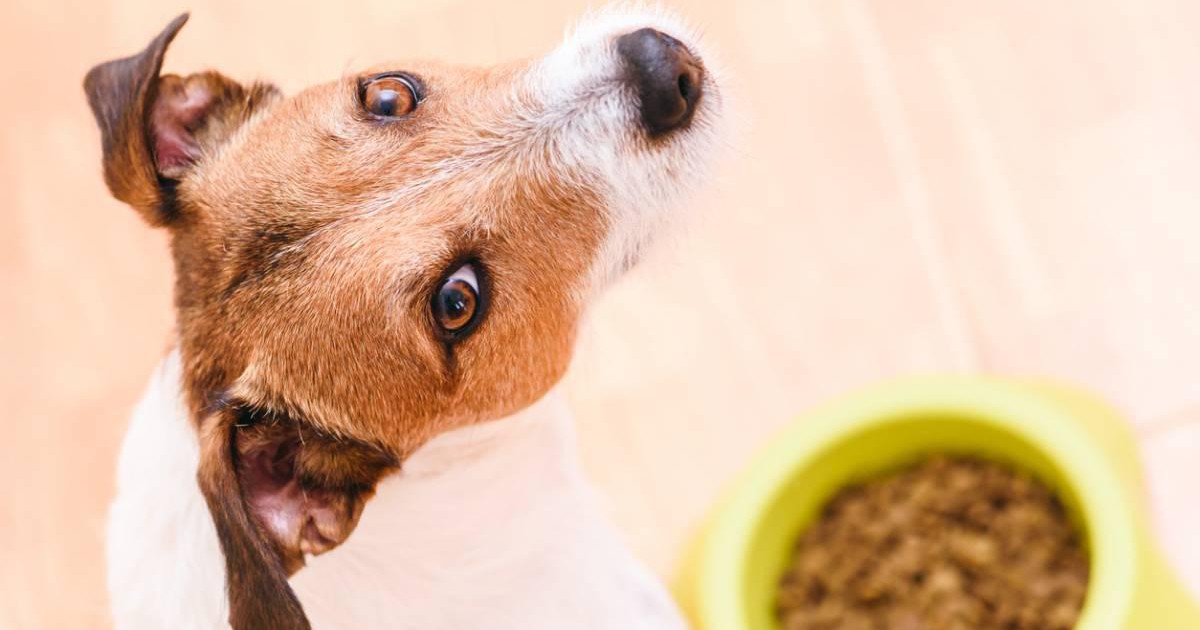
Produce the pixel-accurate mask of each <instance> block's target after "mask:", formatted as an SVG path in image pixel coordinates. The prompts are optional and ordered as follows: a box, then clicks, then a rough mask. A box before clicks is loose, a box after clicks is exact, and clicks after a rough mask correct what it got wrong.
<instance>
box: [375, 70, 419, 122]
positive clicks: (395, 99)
mask: <svg viewBox="0 0 1200 630" xmlns="http://www.w3.org/2000/svg"><path fill="white" fill-rule="evenodd" d="M360 98H361V99H362V106H363V109H365V110H367V112H368V113H370V114H371V115H373V116H378V117H380V118H399V117H401V116H406V115H408V114H411V113H412V111H413V110H414V109H416V108H417V103H418V102H419V101H420V99H419V98H418V96H417V89H416V87H415V86H414V85H413V83H412V81H410V80H409V79H408V77H404V76H400V75H394V74H391V75H383V76H378V77H374V78H371V79H368V80H367V82H366V83H364V84H363V86H362V94H361V96H360Z"/></svg>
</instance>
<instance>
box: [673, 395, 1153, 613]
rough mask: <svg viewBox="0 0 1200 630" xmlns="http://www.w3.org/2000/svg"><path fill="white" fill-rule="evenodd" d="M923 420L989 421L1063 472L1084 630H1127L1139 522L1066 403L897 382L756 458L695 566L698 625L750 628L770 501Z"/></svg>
mask: <svg viewBox="0 0 1200 630" xmlns="http://www.w3.org/2000/svg"><path fill="white" fill-rule="evenodd" d="M920 415H936V416H938V417H940V418H944V419H953V417H954V416H959V417H962V418H963V421H965V422H972V423H975V424H981V423H982V424H987V425H989V426H991V427H992V428H994V429H996V430H1000V431H1005V432H1008V433H1010V434H1013V435H1014V436H1015V437H1017V438H1019V439H1021V440H1023V441H1025V442H1027V443H1029V444H1030V445H1032V446H1033V447H1034V448H1037V449H1038V450H1039V451H1041V454H1042V455H1043V456H1044V457H1046V458H1048V459H1049V460H1051V461H1053V462H1054V463H1055V465H1057V466H1058V467H1059V470H1060V472H1061V474H1062V477H1063V480H1064V481H1065V483H1067V484H1068V485H1069V487H1070V490H1071V491H1072V492H1073V493H1074V494H1075V496H1076V497H1077V500H1078V502H1079V510H1080V512H1081V514H1080V515H1079V517H1080V518H1081V519H1082V520H1083V521H1084V523H1085V525H1086V528H1087V532H1088V533H1087V540H1088V542H1089V548H1090V549H1089V550H1090V555H1091V558H1090V574H1089V579H1088V591H1087V597H1086V599H1085V602H1084V608H1083V611H1082V616H1081V617H1080V621H1079V623H1078V624H1077V626H1076V628H1077V630H1084V629H1086V630H1107V629H1110V628H1114V629H1115V628H1120V627H1122V626H1123V624H1124V622H1125V620H1126V619H1127V618H1128V616H1129V613H1130V611H1131V609H1132V606H1133V597H1134V591H1135V586H1136V580H1137V536H1136V527H1137V525H1136V521H1135V518H1134V515H1133V511H1132V510H1131V509H1130V508H1131V506H1130V505H1129V500H1128V498H1127V496H1126V494H1125V492H1123V491H1121V490H1120V489H1121V488H1123V485H1122V482H1121V480H1120V479H1119V478H1118V477H1117V475H1116V472H1115V470H1114V468H1113V465H1112V464H1111V463H1110V462H1108V461H1107V458H1106V456H1105V454H1104V452H1103V450H1102V449H1101V447H1100V445H1099V444H1098V443H1096V441H1095V440H1093V439H1092V437H1091V436H1090V435H1088V433H1087V432H1086V431H1085V430H1084V429H1083V427H1082V426H1080V425H1079V424H1078V422H1076V421H1075V420H1073V418H1072V414H1071V413H1069V412H1068V411H1067V410H1066V409H1064V408H1063V407H1061V406H1060V405H1056V404H1053V403H1051V402H1050V401H1048V400H1047V399H1046V398H1045V397H1043V396H1041V395H1039V394H1038V393H1036V392H1035V391H1031V390H1030V389H1029V388H1026V387H1021V386H1018V385H1017V384H1015V383H1013V382H1010V381H1004V380H1001V379H994V378H988V377H971V376H938V377H915V378H908V379H903V380H900V381H892V382H889V383H885V384H882V385H877V386H875V387H873V388H869V389H867V390H866V391H863V392H860V393H857V394H852V395H849V396H847V397H844V398H841V399H839V400H836V401H834V402H832V403H829V404H827V405H825V406H824V407H821V408H819V409H817V410H816V411H815V412H813V413H811V414H806V415H805V416H804V417H803V418H802V419H801V420H800V421H799V422H796V423H794V424H793V425H791V426H789V427H787V428H785V429H784V430H782V431H781V432H779V433H778V434H777V435H776V437H774V438H773V439H772V440H771V441H770V442H769V443H768V445H767V446H766V447H764V448H763V449H762V450H761V451H760V452H759V453H758V454H757V455H756V456H755V457H754V458H753V459H752V460H751V463H750V465H749V466H748V467H747V469H746V470H745V471H744V473H743V474H742V475H741V477H740V478H739V479H738V480H737V481H736V482H735V483H734V484H733V486H732V488H731V490H730V492H728V493H727V494H726V495H725V498H724V500H723V501H722V503H721V505H720V507H718V509H717V511H716V513H715V514H714V515H713V516H712V518H711V520H710V521H709V524H708V526H707V528H706V531H705V533H704V536H703V539H702V540H701V542H700V546H699V547H698V548H697V549H696V554H697V555H696V557H695V564H694V569H695V573H694V578H693V579H694V586H693V588H694V589H695V590H694V592H693V595H694V614H695V615H696V620H697V621H698V622H699V623H700V624H701V625H700V627H701V628H721V629H734V628H744V627H745V626H746V624H745V618H746V606H747V602H746V601H745V598H744V595H743V588H742V585H743V584H745V581H746V564H747V563H746V562H745V561H744V559H745V558H746V557H747V554H748V552H749V549H750V546H751V544H752V542H753V541H752V537H753V534H754V532H755V531H756V530H757V529H758V526H759V524H760V523H761V522H762V518H763V515H764V514H765V513H766V512H767V511H768V509H769V507H770V506H771V500H772V498H773V497H775V496H778V493H779V491H780V490H781V489H782V488H783V487H784V486H785V485H786V484H788V483H790V482H791V481H792V480H793V479H794V477H795V476H796V475H797V474H798V473H800V472H801V471H803V470H804V469H805V468H807V466H808V464H809V462H811V461H812V460H814V459H815V458H817V457H819V456H820V455H821V454H822V453H823V452H824V451H825V450H827V449H830V448H833V447H835V446H838V445H842V444H844V441H845V440H848V439H854V437H855V436H856V435H860V434H863V433H865V432H867V431H868V430H870V429H872V428H877V427H879V426H883V425H885V424H891V423H899V422H911V421H912V418H913V417H915V416H920Z"/></svg>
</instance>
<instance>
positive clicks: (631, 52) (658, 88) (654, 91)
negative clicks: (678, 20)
mask: <svg viewBox="0 0 1200 630" xmlns="http://www.w3.org/2000/svg"><path fill="white" fill-rule="evenodd" d="M617 52H619V53H620V54H621V56H622V57H623V58H624V59H625V62H626V71H627V73H628V80H629V82H630V84H631V85H632V86H633V88H634V89H635V90H636V91H637V94H638V98H639V99H641V112H642V124H644V125H645V126H646V129H647V130H648V131H649V132H650V134H651V135H659V134H664V133H667V132H670V131H673V130H675V129H680V128H682V127H686V126H687V124H688V123H689V122H691V120H692V114H693V112H695V111H696V103H697V102H698V101H699V100H700V93H701V92H702V88H703V85H704V66H703V65H702V64H701V63H700V60H699V59H697V58H696V56H695V55H693V54H692V52H691V51H690V50H688V49H687V46H684V45H683V44H682V43H680V42H679V40H677V39H675V38H674V37H671V36H670V35H667V34H665V33H660V32H658V31H656V30H654V29H652V28H643V29H641V30H640V31H634V32H632V33H629V34H627V35H622V36H621V37H619V38H618V39H617Z"/></svg>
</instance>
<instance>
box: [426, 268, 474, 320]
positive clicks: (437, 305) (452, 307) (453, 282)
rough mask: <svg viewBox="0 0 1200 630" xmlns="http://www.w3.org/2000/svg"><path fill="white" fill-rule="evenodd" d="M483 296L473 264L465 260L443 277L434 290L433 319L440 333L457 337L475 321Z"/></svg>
mask: <svg viewBox="0 0 1200 630" xmlns="http://www.w3.org/2000/svg"><path fill="white" fill-rule="evenodd" d="M485 300H486V297H485V296H484V295H483V293H482V292H481V291H480V282H479V276H478V275H477V274H476V272H475V266H474V265H471V264H465V265H463V266H461V267H459V268H458V269H457V270H455V272H454V273H452V274H450V276H449V277H448V278H446V279H445V280H443V281H442V284H441V286H439V287H438V290H437V293H435V294H434V296H433V305H432V307H433V317H434V320H435V321H436V322H437V325H438V327H439V328H440V329H441V330H442V333H443V334H445V335H447V336H449V337H451V338H459V337H461V336H463V335H465V334H466V333H468V332H470V330H471V328H472V327H473V326H474V324H475V323H476V322H478V320H479V315H480V313H481V312H482V311H483V310H484V307H485V306H486V302H485Z"/></svg>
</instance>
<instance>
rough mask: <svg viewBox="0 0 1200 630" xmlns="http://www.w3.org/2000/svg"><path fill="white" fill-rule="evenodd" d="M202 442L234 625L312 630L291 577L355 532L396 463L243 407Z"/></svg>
mask: <svg viewBox="0 0 1200 630" xmlns="http://www.w3.org/2000/svg"><path fill="white" fill-rule="evenodd" d="M200 442H201V447H200V448H201V452H200V470H199V473H198V480H199V483H200V489H201V492H202V493H203V494H204V498H205V501H206V502H207V503H208V509H209V512H210V513H211V514H212V517H213V522H214V523H215V524H216V528H217V537H218V539H219V540H220V543H221V550H222V552H223V553H224V555H225V575H226V588H227V591H228V595H229V623H230V625H231V626H232V627H233V629H234V630H257V629H260V628H271V629H279V630H306V629H307V628H309V623H308V619H307V617H305V615H304V610H303V608H302V607H301V606H300V602H299V600H297V599H296V596H295V594H294V593H293V592H292V589H291V587H290V586H289V585H288V581H287V579H288V576H289V575H291V574H292V573H295V572H296V571H298V570H299V569H300V568H301V567H303V566H304V556H305V554H314V555H315V554H319V553H324V552H325V551H328V550H330V549H333V548H334V547H336V546H338V545H340V544H341V543H342V542H344V541H345V540H346V538H347V537H349V536H350V533H351V532H353V531H354V528H355V526H356V525H357V524H358V518H359V516H360V515H361V514H362V509H363V505H364V504H365V503H366V501H367V500H368V499H369V498H370V497H371V496H372V495H373V494H374V491H375V484H376V483H377V482H378V481H379V479H380V478H381V477H382V476H383V475H384V474H386V473H388V472H391V471H393V470H395V469H396V468H397V467H398V463H397V461H396V460H395V459H394V458H393V457H392V456H390V455H388V454H387V453H385V452H384V451H382V450H381V449H378V448H375V447H372V446H370V445H367V444H364V443H362V442H357V441H354V440H351V439H347V438H337V437H334V436H330V435H327V434H324V433H321V432H319V431H316V430H315V429H311V428H306V427H305V426H304V425H302V424H301V423H298V422H295V421H293V420H290V419H288V418H281V417H278V416H274V415H271V414H265V413H264V414H253V413H248V412H246V411H245V410H243V409H236V408H230V409H225V410H221V411H218V412H217V413H215V414H214V415H212V416H209V417H208V418H206V419H205V420H204V421H203V422H202V424H201V430H200Z"/></svg>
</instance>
